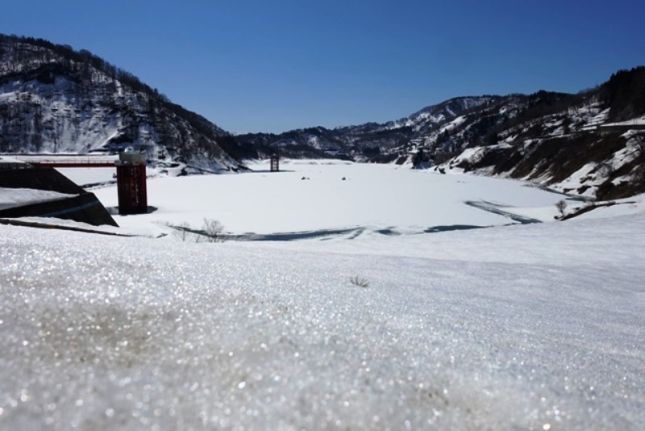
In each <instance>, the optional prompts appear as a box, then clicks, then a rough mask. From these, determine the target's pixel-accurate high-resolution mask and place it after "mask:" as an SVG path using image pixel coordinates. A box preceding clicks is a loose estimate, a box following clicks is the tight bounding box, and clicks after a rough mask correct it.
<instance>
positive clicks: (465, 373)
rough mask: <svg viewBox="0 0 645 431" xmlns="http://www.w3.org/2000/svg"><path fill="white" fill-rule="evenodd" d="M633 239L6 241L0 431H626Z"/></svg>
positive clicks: (633, 366)
mask: <svg viewBox="0 0 645 431" xmlns="http://www.w3.org/2000/svg"><path fill="white" fill-rule="evenodd" d="M644 235H645V222H644V219H643V217H642V216H631V217H622V218H613V219H603V220H587V221H581V222H565V223H557V224H554V223H551V224H539V225H527V226H512V227H498V228H491V229H486V230H480V231H469V232H448V233H440V234H425V235H423V236H424V238H423V249H419V248H418V246H419V244H418V243H417V244H416V245H415V244H414V243H410V242H408V241H419V239H420V237H419V239H415V238H410V237H408V238H394V237H391V238H389V239H387V241H385V242H380V247H381V250H380V254H381V256H375V255H367V254H366V253H368V252H374V251H375V244H374V243H371V242H369V241H368V242H364V243H362V242H360V241H359V242H352V241H345V244H348V246H350V247H353V249H351V250H344V252H343V254H336V253H333V252H329V251H323V250H320V249H315V248H313V249H309V251H305V250H303V249H300V250H295V251H289V250H281V249H280V248H276V246H275V245H274V246H268V245H267V246H259V245H258V244H257V243H254V244H252V245H251V244H245V245H239V244H235V243H222V244H190V243H181V242H174V241H171V240H169V239H162V240H151V239H137V238H113V237H105V236H96V235H91V234H80V233H74V232H62V231H45V230H41V231H38V235H34V231H33V230H32V229H27V228H22V227H9V226H0V259H1V260H2V262H3V265H1V266H0V281H1V283H0V394H1V395H0V428H3V429H73V428H80V429H93V430H101V429H115V428H119V429H133V430H134V429H143V428H145V429H158V430H166V429H168V430H171V429H294V430H295V429H454V430H460V429H464V430H465V429H471V430H472V429H527V430H557V429H562V430H565V429H566V430H606V429H620V430H641V429H643V428H645V414H644V413H643V412H645V389H644V388H645V344H644V343H643V339H644V337H645V334H644V333H643V328H644V327H645V320H644V319H645V318H644V316H645V290H644V288H643V284H642V283H640V282H639V280H642V279H643V277H645V267H644V266H643V258H644V257H645V248H644V246H643V244H645V236H644ZM317 244H319V245H321V246H323V245H324V244H329V243H324V242H318V243H317ZM337 244H339V243H337ZM361 244H362V245H361ZM63 245H64V246H63ZM331 245H332V246H333V244H331ZM309 247H314V245H313V243H310V244H309ZM411 249H414V250H416V251H411ZM409 255H416V257H414V258H411V257H405V256H409ZM355 276H358V277H359V278H364V279H365V280H367V282H368V283H369V284H368V286H367V287H359V286H357V285H355V284H352V283H351V282H350V278H352V277H355Z"/></svg>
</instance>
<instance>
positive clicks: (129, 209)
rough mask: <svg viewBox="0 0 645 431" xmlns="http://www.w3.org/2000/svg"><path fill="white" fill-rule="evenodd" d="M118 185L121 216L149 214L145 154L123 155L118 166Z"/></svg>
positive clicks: (120, 155) (120, 156)
mask: <svg viewBox="0 0 645 431" xmlns="http://www.w3.org/2000/svg"><path fill="white" fill-rule="evenodd" d="M116 183H117V189H118V193H119V214H121V215H128V214H144V213H146V212H148V191H147V187H146V159H145V155H144V154H139V153H121V154H119V161H118V162H117V164H116Z"/></svg>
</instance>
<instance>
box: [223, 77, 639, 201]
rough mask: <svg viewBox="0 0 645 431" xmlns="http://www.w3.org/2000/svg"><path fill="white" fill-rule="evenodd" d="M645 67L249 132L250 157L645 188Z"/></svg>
mask: <svg viewBox="0 0 645 431" xmlns="http://www.w3.org/2000/svg"><path fill="white" fill-rule="evenodd" d="M644 128H645V67H638V68H634V69H632V70H628V71H620V72H617V73H616V74H614V75H612V77H611V78H610V79H609V81H607V82H606V83H605V84H603V85H601V86H599V87H597V88H594V89H591V90H587V91H584V92H581V93H578V94H565V93H555V92H547V91H539V92H537V93H534V94H530V95H522V94H512V95H507V96H477V97H458V98H454V99H450V100H447V101H445V102H442V103H439V104H437V105H433V106H429V107H427V108H424V109H422V110H420V111H418V112H416V113H414V114H412V115H410V116H409V117H406V118H403V119H400V120H397V121H391V122H387V123H383V124H377V123H367V124H363V125H358V126H349V127H341V128H336V129H326V128H322V127H316V128H310V129H300V130H294V131H290V132H286V133H282V134H278V135H275V134H246V135H239V136H236V137H235V144H234V145H233V144H230V145H229V146H228V148H229V149H230V151H231V152H232V153H235V154H238V155H239V156H241V157H248V158H251V157H262V156H266V155H268V154H270V153H273V152H278V153H280V154H282V155H284V156H287V157H311V156H315V157H338V156H339V155H340V156H343V157H346V158H349V159H354V160H360V161H368V162H395V163H400V164H404V163H409V164H412V165H413V166H415V167H428V166H432V167H433V169H435V170H437V171H440V172H446V170H450V169H457V168H458V169H460V170H466V171H475V172H477V173H480V174H486V175H499V176H507V177H512V178H521V179H526V180H529V181H532V182H535V183H537V184H539V185H542V186H546V187H550V188H553V189H555V190H559V191H562V192H565V193H569V194H574V195H581V196H586V197H590V198H598V199H613V198H620V197H626V196H631V195H634V194H637V193H643V192H645V151H644V150H643V149H644V148H645V134H644V133H645V130H642V129H644Z"/></svg>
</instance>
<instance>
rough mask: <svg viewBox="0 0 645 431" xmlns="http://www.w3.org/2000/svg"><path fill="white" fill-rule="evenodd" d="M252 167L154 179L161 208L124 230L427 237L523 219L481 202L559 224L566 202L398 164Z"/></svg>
mask: <svg viewBox="0 0 645 431" xmlns="http://www.w3.org/2000/svg"><path fill="white" fill-rule="evenodd" d="M251 168H253V169H255V170H256V172H252V173H245V174H241V175H194V176H186V177H158V178H150V179H149V180H148V202H149V205H151V206H154V207H156V208H157V210H156V211H155V212H153V213H151V214H147V215H144V216H136V217H130V216H128V217H119V216H116V217H115V219H116V221H117V223H119V225H120V226H124V227H126V228H135V229H137V228H140V229H144V230H145V229H151V228H152V227H154V228H155V229H163V227H164V226H165V225H166V224H181V223H186V224H188V225H190V226H192V227H194V228H200V227H201V226H202V224H203V222H204V219H205V218H207V219H213V220H218V221H219V222H220V223H222V225H223V226H224V229H225V230H226V231H227V232H230V233H234V234H242V233H247V232H254V233H262V234H266V233H275V232H302V231H316V230H321V229H364V230H365V231H368V232H369V231H378V230H381V231H388V232H390V231H391V232H393V233H395V234H396V233H419V232H423V231H425V230H428V229H433V228H437V227H441V228H450V227H454V226H458V227H467V226H475V227H476V226H491V225H502V224H509V223H517V221H516V220H513V219H511V218H509V217H508V216H507V215H500V214H496V213H492V212H489V211H487V210H484V209H481V208H479V207H477V206H476V205H477V204H483V205H482V206H486V205H488V206H493V207H497V208H498V209H500V210H502V212H504V213H505V212H513V211H514V210H513V208H514V207H517V208H518V210H517V213H518V214H520V213H522V211H526V210H527V207H528V208H529V210H530V209H533V213H532V214H531V216H530V217H529V218H536V217H537V218H538V219H546V220H552V219H553V216H554V215H555V214H556V209H555V206H554V204H555V202H557V201H558V200H561V199H562V198H563V196H562V195H559V194H555V193H550V192H547V191H544V190H541V189H539V188H535V187H531V186H529V185H527V184H524V183H521V182H518V181H511V180H505V179H498V178H487V177H478V176H472V175H441V174H437V173H433V172H429V171H416V170H412V169H410V168H407V167H397V166H393V165H377V164H369V165H368V164H355V163H348V162H340V161H331V162H326V161H283V162H282V163H281V168H282V169H283V171H282V172H279V173H271V172H267V171H266V169H267V168H268V164H267V163H261V164H260V163H259V164H255V165H251ZM343 178H345V180H343ZM94 192H95V194H96V195H97V197H98V198H99V199H100V200H101V202H103V203H104V205H105V206H107V207H116V206H117V204H118V202H117V193H116V188H115V186H113V187H106V188H100V189H96V190H94ZM469 202H470V203H471V204H468V203H469ZM473 203H474V204H475V206H473V205H472V204H473Z"/></svg>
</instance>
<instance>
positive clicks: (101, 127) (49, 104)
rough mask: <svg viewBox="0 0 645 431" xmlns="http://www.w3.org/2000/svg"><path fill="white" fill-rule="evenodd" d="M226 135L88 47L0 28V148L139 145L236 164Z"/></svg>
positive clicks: (211, 163)
mask: <svg viewBox="0 0 645 431" xmlns="http://www.w3.org/2000/svg"><path fill="white" fill-rule="evenodd" d="M228 136H229V134H228V133H227V132H225V131H224V130H222V129H220V128H219V127H217V126H215V125H214V124H212V123H211V122H210V121H208V120H206V119H205V118H203V117H201V116H199V115H198V114H195V113H194V112H191V111H188V110H186V109H184V108H182V107H181V106H179V105H177V104H174V103H172V102H170V101H169V100H168V98H166V97H165V96H164V95H162V94H160V93H159V92H158V91H157V90H156V89H153V88H151V87H149V86H148V85H146V84H144V83H142V82H141V81H140V80H139V79H137V78H136V77H135V76H133V75H132V74H130V73H128V72H125V71H123V70H121V69H119V68H117V67H115V66H113V65H111V64H109V63H108V62H106V61H104V60H102V59H101V58H99V57H97V56H95V55H93V54H91V53H90V52H88V51H85V50H81V51H75V50H73V49H72V48H71V47H69V46H63V45H56V44H53V43H50V42H48V41H45V40H41V39H34V38H24V37H16V36H6V35H0V152H53V153H58V152H89V151H118V150H120V149H123V148H126V147H134V148H137V149H141V150H143V151H145V152H146V153H147V154H148V157H149V158H150V159H152V160H158V161H162V162H166V163H184V164H186V165H188V168H189V169H190V167H192V168H198V169H207V170H215V171H219V170H230V169H233V170H235V169H238V168H239V167H240V163H239V162H238V161H236V160H235V159H233V158H232V157H230V156H229V155H228V154H227V153H226V151H224V150H223V149H222V148H221V146H220V145H219V142H220V141H221V140H226V139H227V137H228Z"/></svg>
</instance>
